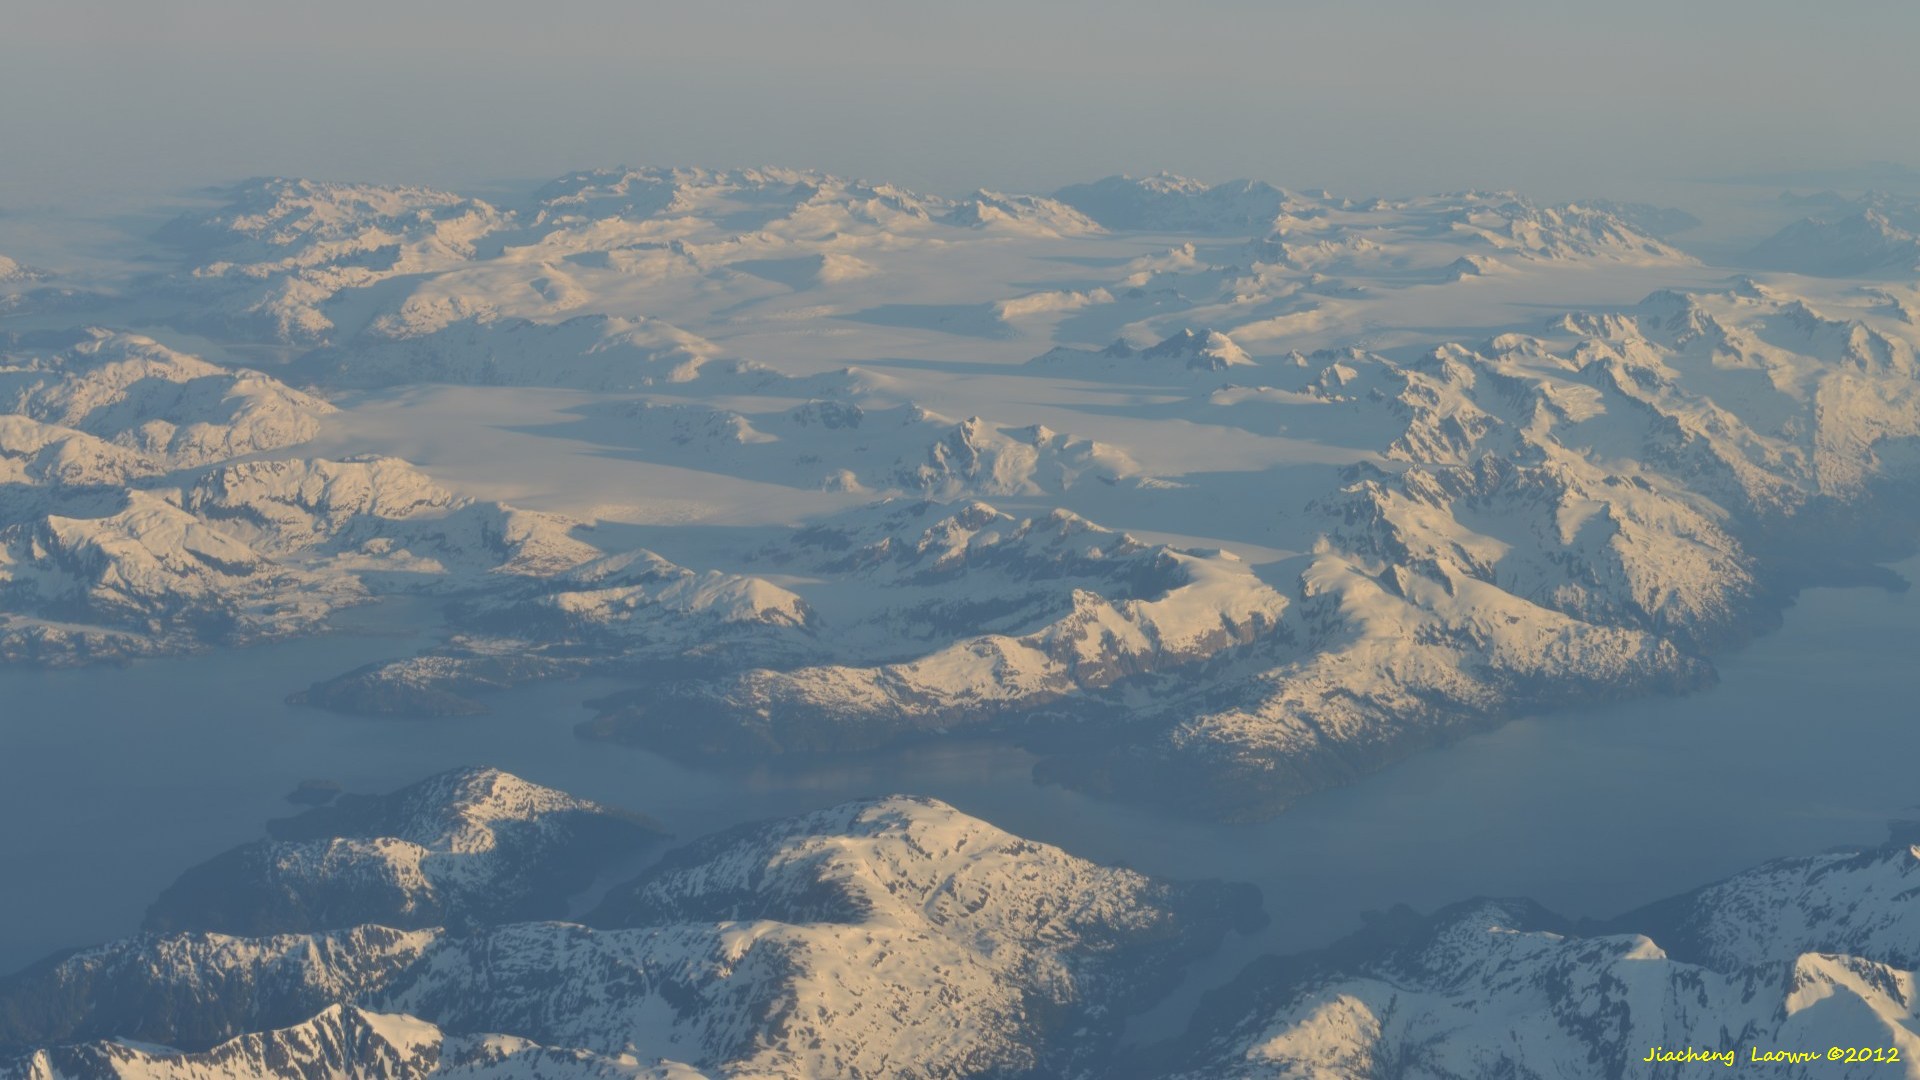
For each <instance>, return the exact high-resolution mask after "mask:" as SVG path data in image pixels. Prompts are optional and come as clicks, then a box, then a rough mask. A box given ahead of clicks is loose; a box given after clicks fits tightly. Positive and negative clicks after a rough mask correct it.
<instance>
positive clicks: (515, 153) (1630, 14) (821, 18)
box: [0, 0, 1920, 206]
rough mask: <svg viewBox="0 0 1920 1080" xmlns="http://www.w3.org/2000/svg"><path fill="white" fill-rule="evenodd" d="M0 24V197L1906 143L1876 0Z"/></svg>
mask: <svg viewBox="0 0 1920 1080" xmlns="http://www.w3.org/2000/svg"><path fill="white" fill-rule="evenodd" d="M0 18H3V20H4V25H3V26H0V206H5V205H9V204H11V205H15V206H19V205H23V204H29V203H32V202H34V201H36V200H48V199H56V198H60V197H64V196H71V195H74V194H76V193H78V194H88V193H92V192H96V191H114V190H140V191H152V190H156V189H177V188H180V187H183V186H186V185H189V184H196V183H205V182H210V181H215V180H224V179H232V178H238V177H242V176H249V175H258V174H267V173H275V174H296V175H307V176H321V177H330V178H344V179H361V178H366V179H379V180H403V179H406V180H419V181H425V182H431V183H437V184H447V185H462V184H466V185H471V184H473V183H474V182H476V181H478V180H481V179H483V178H490V177H492V178H521V177H527V178H531V177H545V176H549V175H552V174H556V173H559V172H562V171H565V170H568V169H572V168H578V167H585V166H591V165H602V164H619V163H634V164H713V165H731V164H792V165H798V166H812V167H819V168H826V169H830V170H834V171H841V172H849V173H854V174H858V175H862V176H867V177H872V178H882V179H889V180H895V181H898V182H902V183H906V184H909V185H912V186H917V187H923V188H927V189H931V190H935V191H955V190H962V189H967V188H971V187H974V186H980V185H987V186H997V187H1005V188H1016V189H1046V188H1051V187H1054V186H1057V185H1059V184H1061V183H1064V182H1069V181H1073V180H1079V179H1089V178H1092V177H1095V176H1099V175H1103V174H1106V173H1111V172H1120V171H1127V172H1134V173H1142V172H1151V171H1154V170H1157V169H1163V168H1165V169H1173V170H1177V171H1180V172H1184V173H1188V174H1191V175H1196V176H1200V177H1202V178H1206V179H1213V180H1219V179H1227V178H1231V177H1238V176H1257V177H1261V178H1264V179H1270V180H1273V181H1275V182H1277V183H1281V184H1284V185H1289V186H1295V187H1308V186H1321V185H1325V186H1331V187H1335V188H1337V189H1339V190H1343V191H1348V192H1354V193H1374V192H1379V193H1393V192H1406V191H1414V190H1423V191H1424V190H1439V189H1444V188H1458V187H1464V186H1500V187H1514V186H1517V187H1521V188H1523V189H1528V190H1531V191H1534V192H1537V193H1539V194H1542V195H1549V196H1552V195H1568V196H1571V195H1584V194H1620V195H1625V196H1633V195H1635V194H1637V193H1639V192H1640V191H1642V190H1643V189H1644V188H1645V187H1647V186H1648V183H1649V182H1650V181H1652V180H1660V179H1666V178H1671V177H1679V176H1691V175H1699V174H1702V173H1723V172H1730V171H1739V170H1749V169H1769V170H1772V169H1787V168H1806V167H1814V166H1835V165H1850V164H1856V163H1860V162H1865V161H1871V160H1892V161H1901V162H1906V163H1909V164H1920V146H1916V132H1917V128H1920V119H1916V118H1917V117H1920V110H1916V109H1915V107H1914V102H1915V101H1916V100H1920V65H1916V64H1915V63H1913V61H1912V56H1911V53H1912V50H1913V48H1914V46H1915V44H1916V43H1920V5H1916V4H1913V3H1911V2H1910V0H1828V2H1826V3H1820V4H1815V3H1812V2H1806V0H1794V2H1784V0H1742V2H1734V0H1664V2H1651V0H1607V2H1598V0H1587V2H1581V3H1567V2H1559V0H1524V2H1521V0H1512V2H1509V0H1481V2H1463V3H1451V4H1449V3H1440V2H1436V0H1341V2H1337V3H1336V2H1319V0H1309V2H1300V3H1284V2H1272V3H1256V2H1251V0H1186V2H1184V3H1166V2H1142V0H1106V2H1100V3H1095V2H1081V0H1058V2H1045V0H1029V2H1026V3H1016V2H1008V0H950V2H946V3H940V4H923V3H878V2H869V0H818V2H814V3H798V2H783V0H757V2H739V3H724V2H717V0H716V2H707V3H684V4H682V3H675V4H651V3H617V2H612V0H546V2H543V3H531V2H522V3H506V2H502V0H463V2H442V0H381V2H370V0H326V2H313V3H301V4H295V3H291V2H285V0H173V2H163V0H8V2H7V4H6V11H5V13H4V16H3V17H0Z"/></svg>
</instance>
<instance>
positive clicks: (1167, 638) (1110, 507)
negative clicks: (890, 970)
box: [0, 168, 1920, 819]
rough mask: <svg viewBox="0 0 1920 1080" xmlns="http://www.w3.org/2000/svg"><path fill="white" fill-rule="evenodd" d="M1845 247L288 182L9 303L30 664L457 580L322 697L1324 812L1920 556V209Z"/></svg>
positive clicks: (1086, 198) (1672, 236)
mask: <svg viewBox="0 0 1920 1080" xmlns="http://www.w3.org/2000/svg"><path fill="white" fill-rule="evenodd" d="M1803 202H1804V203H1805V207H1804V208H1805V209H1806V210H1807V212H1808V218H1807V220H1806V221H1803V222H1800V223H1798V224H1795V225H1791V226H1789V227H1788V228H1787V229H1785V230H1783V231H1782V232H1781V233H1779V234H1778V235H1777V236H1774V237H1772V238H1770V239H1767V240H1766V241H1764V242H1763V243H1761V244H1760V245H1758V247H1756V248H1755V250H1754V252H1753V253H1752V255H1751V256H1750V257H1748V258H1747V259H1746V262H1747V263H1749V264H1750V266H1748V267H1747V268H1746V269H1747V270H1748V272H1747V273H1744V274H1736V273H1733V272H1731V271H1730V270H1729V269H1726V268H1715V267H1708V266H1705V265H1703V264H1702V263H1700V262H1699V261H1698V260H1696V259H1694V258H1692V257H1691V256H1689V255H1687V254H1686V253H1685V252H1684V251H1683V250H1682V249H1681V248H1680V247H1678V246H1676V245H1677V244H1678V243H1680V242H1681V240H1682V239H1683V238H1684V235H1685V234H1684V231H1681V232H1679V233H1675V232H1674V231H1673V230H1675V229H1681V230H1684V227H1685V226H1686V224H1687V223H1688V221H1689V220H1690V219H1688V218H1687V216H1686V215H1685V214H1682V213H1680V212H1678V211H1665V210H1661V209H1660V208H1657V207H1646V206H1633V205H1619V204H1612V203H1607V202H1602V201H1593V202H1581V203H1573V204H1564V205H1545V204H1540V203H1536V202H1534V201H1531V200H1529V199H1527V198H1525V197H1523V196H1521V195H1518V194H1515V193H1511V192H1459V193H1452V194H1440V195H1423V196H1418V197H1411V198H1365V199H1358V198H1347V197H1342V196H1339V195H1335V194H1330V193H1325V192H1318V193H1314V192H1293V191H1286V190H1283V189H1280V188H1276V187H1273V186H1271V185H1268V184H1264V183H1259V182H1250V181H1247V182H1234V183H1227V184H1217V185H1209V184H1205V183H1201V182H1198V181H1194V180H1189V179H1185V178H1181V177H1176V176H1169V175H1159V176H1154V177H1148V178H1144V179H1132V178H1126V177H1109V178H1107V179H1104V180H1100V181H1097V182H1094V183H1089V184H1080V185H1074V186H1071V187H1068V188H1065V189H1062V190H1061V191H1058V192H1055V193H1053V194H1051V195H1037V194H1018V193H1006V192H988V191H980V192H974V193H972V194H970V195H966V196H960V197H948V196H942V195H931V194H922V193H917V192H913V191H908V190H906V189H903V188H900V187H897V186H894V185H890V184H885V183H871V182H867V181H861V180H854V179H848V178H842V177H835V176H829V175H825V174H820V173H814V172H805V171H795V170H784V169H776V168H767V169H740V170H719V171H716V170H704V169H668V168H616V169H601V170H589V171H583V172H579V173H575V174H572V175H569V176H565V177H562V178H559V179H557V180H554V181H553V182H551V183H548V184H546V185H544V186H540V187H538V188H536V189H534V190H531V191H528V192H526V193H525V194H524V195H522V196H517V197H501V198H495V199H493V200H490V201H489V200H481V199H476V198H472V197H469V196H465V195H461V194H459V193H453V192H443V191H435V190H430V189H425V188H418V187H406V186H398V187H385V186H377V185H367V184H342V183H321V182H314V181H307V180H295V179H262V180H254V181H248V182H245V183H242V184H238V185H235V186H233V187H231V188H230V189H226V190H224V191H223V192H221V193H219V195H218V197H217V199H216V200H215V202H214V204H213V205H211V206H207V207H203V208H201V209H199V210H196V211H193V212H191V213H188V214H186V215H184V216H182V217H180V218H179V219H177V220H175V221H174V222H173V223H172V224H170V225H168V226H167V227H165V228H164V229H162V230H161V231H160V233H159V234H158V235H157V236H155V237H153V238H150V239H148V240H144V241H140V243H141V244H144V245H145V246H144V247H143V248H142V249H141V250H142V252H143V254H144V255H145V259H144V261H142V262H140V263H137V264H130V265H134V266H137V267H138V269H135V270H131V271H129V273H128V276H127V277H126V278H125V280H124V281H122V282H120V283H119V284H118V289H119V291H118V293H112V292H106V291H103V292H101V293H100V294H99V295H98V296H95V297H94V298H93V299H92V300H90V301H89V302H88V306H87V307H85V309H84V311H85V319H84V320H83V321H82V324H80V325H72V320H67V321H65V322H63V321H62V317H61V316H60V314H59V311H60V309H58V308H57V307H56V308H51V309H39V308H35V309H33V313H32V314H31V316H30V317H29V316H28V315H27V314H22V313H21V312H25V311H26V310H27V309H24V308H23V309H20V312H16V313H14V315H12V316H8V317H9V318H17V319H19V320H21V321H19V322H18V323H17V325H18V327H19V329H17V330H15V329H12V328H8V329H7V330H6V332H5V335H4V336H3V337H0V354H3V355H0V658H5V659H6V660H7V661H9V662H15V663H27V664H42V665H63V664H77V663H86V662H93V661H101V660H125V659H129V658H133V657H143V656H146V657H150V656H160V655H165V654H169V653H177V652H184V651H191V650H196V649H205V648H211V647H223V646H230V645H244V644H247V643H250V642H258V641H266V640H272V639H279V638H286V637H289V636H294V635H301V634H311V633H318V632H322V631H324V630H326V629H327V628H328V626H329V620H330V619H331V617H332V616H333V615H334V613H335V612H337V611H338V610H339V609H340V608H342V607H344V606H347V605H352V604H358V603H363V602H366V601H369V600H374V599H377V598H380V597H383V596H388V595H392V594H395V593H424V594H427V595H431V596H434V597H437V598H440V599H441V600H442V601H443V602H444V603H445V612H444V614H445V618H444V624H443V626H442V627H441V634H440V641H439V643H438V644H437V645H435V646H433V647H432V648H430V649H428V650H426V651H424V652H422V653H419V654H417V655H396V656H393V657H391V658H390V659H387V660H384V661H381V662H377V663H374V664H371V665H368V666H366V667H363V668H360V669H357V670H354V671H345V672H340V673H339V674H338V675H337V677H334V678H330V679H325V680H322V681H320V682H317V683H315V684H313V685H311V686H307V687H300V686H289V687H287V691H288V692H289V693H290V694H294V695H296V696H297V700H300V701H304V702H306V703H307V704H311V705H315V706H320V707H323V708H327V709H333V710H336V711H341V712H351V713H360V714H367V715H375V716H394V717H400V716H408V715H470V714H473V713H476V712H481V711H484V710H486V709H487V708H488V704H487V702H488V697H489V694H490V692H492V691H494V690H497V689H499V688H501V687H508V686H513V685H515V684H519V683H525V682H528V681H533V680H540V679H562V678H574V677H579V676H583V675H593V676H599V677H608V678H614V679H619V680H622V681H623V682H624V683H625V684H626V688H625V689H623V690H621V691H619V692H617V693H614V694H611V695H607V696H605V697H604V698H602V699H600V701H599V703H598V708H599V715H598V716H597V717H596V718H595V719H593V720H591V721H589V722H587V723H585V724H583V725H582V726H581V728H580V731H581V733H582V734H583V735H584V736H586V737H589V738H602V739H614V740H620V741H624V742H630V743H635V744H639V745H641V746H645V747H648V748H651V749H655V750H660V751H664V752H667V753H671V754H674V755H678V756H684V757H689V758H695V759H699V758H703V757H711V756H714V755H723V756H738V755H783V754H822V753H833V752H841V751H848V750H865V749H874V748H881V747H887V746H893V745H897V744H902V743H908V742H914V741H924V740H941V739H955V738H980V737H991V738H996V739H1011V740H1016V741H1022V742H1025V743H1028V744H1029V745H1034V746H1043V747H1044V748H1045V752H1046V757H1045V760H1043V761H1042V762H1041V764H1040V766H1039V772H1040V774H1041V776H1042V777H1044V778H1046V779H1049V780H1052V781H1056V782H1061V783H1065V784H1070V785H1074V786H1076V787H1079V788H1082V789H1084V790H1087V791H1091V792H1095V793H1098V794H1101V795H1104V796H1109V797H1113V798H1118V799H1128V800H1135V801H1141V802H1146V803H1151V804H1154V805H1157V806H1159V807H1162V808H1167V809H1172V810H1175V811H1177V812H1180V813H1185V814H1195V815H1200V816H1204V817H1213V818H1223V819H1250V818H1260V817H1266V816H1270V815H1272V814H1274V813H1277V812H1279V811H1280V810H1281V809H1283V808H1284V807H1285V806H1286V805H1287V804H1288V803H1290V802H1291V801H1293V800H1295V799H1297V798H1299V797H1301V796H1302V795H1304V794H1307V793H1309V792H1312V791H1315V790H1318V789H1321V788H1325V787H1328V786H1331V785H1337V784H1341V783H1346V782H1349V781H1351V780H1353V779H1355V778H1356V777H1358V776H1361V775H1364V774H1365V773H1367V772H1370V771H1372V770H1375V769H1378V768H1380V767H1382V766H1384V765H1386V764H1388V763H1390V762H1391V761H1393V760H1395V759H1397V758H1399V757H1402V756H1404V755H1406V754H1408V753H1411V752H1414V751H1416V750H1418V749H1420V748H1422V747H1425V746H1430V745H1434V744H1436V743H1440V742H1444V741H1447V740H1450V739H1453V738H1456V737H1458V736H1459V735H1461V734H1462V733H1465V732H1468V731H1471V730H1474V729H1476V728H1482V727H1485V726H1488V725H1491V724H1495V723H1498V722H1500V721H1501V720H1502V719H1504V718H1508V717H1511V716H1514V715H1516V714H1518V713H1520V712H1523V711H1534V710H1544V709H1552V708H1556V707H1561V706H1565V705H1568V704H1572V703H1577V702H1588V701H1595V700H1603V699H1609V698H1619V697H1623V696H1631V695H1637V694H1646V693H1673V692H1684V691H1687V690H1689V689H1693V688H1697V687H1700V686H1703V685H1706V684H1707V683H1709V682H1711V681H1712V680H1713V678H1714V677H1715V676H1714V669H1713V665H1712V661H1713V657H1714V656H1715V655H1716V653H1717V652H1718V651H1719V650H1722V649H1725V648H1728V647H1732V646H1735V645H1737V644H1738V643H1739V641H1740V640H1742V639H1743V638H1745V637H1747V636H1750V635H1751V634H1752V633H1754V632H1755V631H1756V629H1758V628H1762V627H1764V626H1765V625H1766V624H1767V622H1768V620H1770V619H1771V618H1772V617H1773V616H1774V613H1775V612H1776V611H1777V610H1778V608H1779V607H1780V605H1781V604H1782V603H1783V601H1784V600H1786V599H1787V598H1788V597H1790V595H1791V592H1792V590H1793V588H1795V587H1796V586H1797V584H1799V583H1803V582H1806V581H1810V580H1819V579H1820V578H1821V577H1822V576H1823V575H1831V574H1835V573H1845V572H1850V571H1851V570H1853V569H1854V568H1856V567H1858V566H1861V565H1865V564H1869V563H1871V562H1872V561H1874V560H1876V559H1880V558H1884V557H1885V556H1887V555H1888V554H1891V553H1894V552H1896V551H1898V550H1899V549H1900V545H1901V544H1903V543H1904V542H1905V541H1902V540H1898V539H1895V537H1896V536H1897V534H1898V529H1899V527H1900V525H1901V518H1900V514H1899V511H1898V506H1899V501H1898V500H1897V499H1891V498H1889V497H1888V496H1889V493H1892V492H1897V491H1900V490H1903V488H1902V485H1907V484H1910V483H1912V482H1913V481H1914V479H1915V478H1916V477H1915V471H1916V466H1920V453H1917V452H1916V450H1917V449H1920V385H1917V384H1916V366H1915V350H1916V348H1920V328H1917V324H1916V322H1915V320H1914V317H1913V312H1914V310H1915V307H1916V305H1920V294H1917V293H1916V291H1915V288H1914V285H1913V282H1912V281H1911V270H1912V267H1913V258H1912V250H1911V248H1912V244H1913V235H1914V234H1915V230H1916V229H1917V228H1920V211H1916V210H1915V207H1914V206H1913V205H1912V202H1911V200H1908V199H1905V198H1904V197H1900V196H1883V195H1869V196H1862V197H1860V198H1857V199H1854V198H1847V197H1842V196H1818V197H1809V198H1807V199H1805V200H1803ZM0 273H4V275H5V278H6V282H7V288H8V290H10V291H9V295H18V296H29V295H34V294H33V293H32V292H31V289H33V288H40V287H43V286H39V285H37V284H35V285H29V282H34V283H38V282H41V281H43V280H54V281H57V280H58V276H57V275H52V277H51V278H49V274H48V272H46V271H40V270H34V271H28V270H26V269H24V268H21V267H19V266H18V265H17V264H14V263H12V262H6V263H0ZM21 290H29V291H27V292H22V291H21ZM90 295H92V294H90ZM115 327H119V328H118V329H116V328H115Z"/></svg>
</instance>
